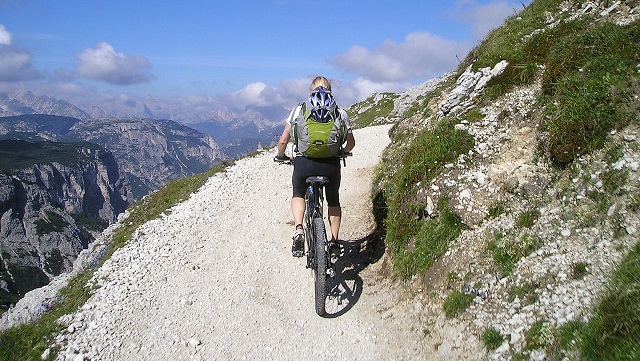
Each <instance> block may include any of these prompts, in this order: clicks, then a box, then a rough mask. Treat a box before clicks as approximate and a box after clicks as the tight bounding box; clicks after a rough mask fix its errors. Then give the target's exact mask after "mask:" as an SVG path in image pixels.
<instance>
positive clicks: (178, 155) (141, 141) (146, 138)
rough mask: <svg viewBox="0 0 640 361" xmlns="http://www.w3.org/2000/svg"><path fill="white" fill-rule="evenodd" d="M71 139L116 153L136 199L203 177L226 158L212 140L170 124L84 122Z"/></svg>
mask: <svg viewBox="0 0 640 361" xmlns="http://www.w3.org/2000/svg"><path fill="white" fill-rule="evenodd" d="M69 137H70V138H72V139H82V140H85V141H89V142H92V143H97V144H101V145H104V146H105V147H106V148H107V149H110V150H111V151H113V154H114V155H115V157H116V159H117V160H118V163H119V164H120V167H121V169H122V171H123V172H124V173H125V174H126V175H127V176H128V177H129V180H130V182H131V186H132V189H133V196H134V198H136V199H139V198H141V197H142V196H144V195H146V194H147V193H149V192H150V191H153V190H156V189H158V188H159V187H160V186H161V185H163V184H165V183H167V182H168V181H171V180H175V179H179V178H183V177H186V176H191V175H194V174H197V173H202V172H204V171H206V170H208V169H209V168H211V167H212V166H214V165H216V164H218V163H220V161H221V159H223V158H224V157H225V156H224V155H223V154H222V152H221V151H220V149H219V148H218V145H217V144H216V142H214V141H213V139H211V137H209V136H208V135H206V134H203V133H200V132H198V131H196V130H194V129H191V128H189V127H186V126H184V125H180V124H179V123H176V122H173V121H170V120H153V119H138V118H122V119H103V120H90V121H84V122H81V123H78V124H77V125H75V126H74V127H73V129H72V130H71V133H70V135H69Z"/></svg>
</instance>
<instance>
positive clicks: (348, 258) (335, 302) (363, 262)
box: [324, 200, 385, 318]
mask: <svg viewBox="0 0 640 361" xmlns="http://www.w3.org/2000/svg"><path fill="white" fill-rule="evenodd" d="M374 202H375V200H374ZM374 213H375V211H374ZM377 216H378V215H376V217H375V218H376V229H375V230H374V231H373V232H372V233H371V234H369V235H367V236H365V237H363V238H360V239H356V240H340V241H338V243H339V245H340V255H339V257H338V259H337V260H336V262H335V265H334V270H335V275H334V277H333V278H329V283H328V287H329V292H328V296H327V299H326V300H325V309H326V314H325V316H324V317H325V318H336V317H340V316H342V315H344V314H345V313H347V312H348V311H349V310H351V309H352V308H353V306H355V305H356V303H357V302H358V300H359V299H360V296H361V295H362V286H363V281H362V278H361V277H360V272H362V271H363V270H364V269H365V268H367V267H368V266H369V265H371V264H374V263H376V262H378V261H379V260H380V259H381V258H382V256H383V255H384V252H385V243H384V235H385V230H384V225H383V223H382V220H381V218H379V217H377Z"/></svg>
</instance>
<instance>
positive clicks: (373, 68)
mask: <svg viewBox="0 0 640 361" xmlns="http://www.w3.org/2000/svg"><path fill="white" fill-rule="evenodd" d="M469 48H470V44H464V43H459V42H455V41H450V40H446V39H444V38H442V37H439V36H437V35H433V34H431V33H429V32H414V33H411V34H409V35H407V36H406V37H405V40H404V42H402V43H395V42H393V41H390V40H388V41H385V42H384V43H383V44H382V45H380V46H378V47H377V48H375V49H372V50H369V49H366V48H364V47H362V46H354V47H352V48H351V49H349V50H348V51H347V52H346V53H344V54H339V55H336V56H334V57H333V58H332V59H331V63H332V64H333V65H335V66H337V67H339V68H342V69H345V70H347V71H348V72H350V73H354V74H357V75H359V76H362V77H364V78H367V79H369V80H370V81H373V82H401V81H410V80H416V79H425V78H429V77H435V76H438V75H441V74H443V73H445V72H447V71H451V70H453V69H455V67H456V66H457V64H458V59H457V58H456V56H458V57H460V58H463V57H464V56H465V55H466V53H467V52H468V51H469Z"/></svg>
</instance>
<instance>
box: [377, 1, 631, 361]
mask: <svg viewBox="0 0 640 361" xmlns="http://www.w3.org/2000/svg"><path fill="white" fill-rule="evenodd" d="M560 3H561V1H553V0H536V1H534V2H533V3H532V4H531V5H530V6H529V7H527V9H526V10H524V11H523V12H522V13H521V14H520V15H519V16H517V17H513V18H510V19H508V20H507V21H506V22H505V24H504V26H503V27H501V28H499V29H496V30H495V31H493V32H492V33H491V34H490V35H489V36H488V37H487V38H486V39H485V40H484V41H483V42H482V43H481V44H480V45H478V46H477V47H476V48H475V49H474V50H473V51H472V52H471V53H470V54H469V56H468V57H467V59H465V61H464V62H463V64H461V66H460V68H459V70H458V73H461V72H462V71H463V70H464V69H465V68H467V67H468V66H472V67H473V68H474V69H478V68H481V67H493V65H494V64H496V63H497V62H499V61H500V60H503V59H506V60H507V61H508V62H509V67H508V68H507V69H506V71H505V72H504V73H503V74H502V75H501V76H499V77H497V78H494V79H493V80H492V81H490V83H489V84H488V87H487V88H486V90H485V92H484V94H483V98H482V99H481V100H480V104H479V106H482V105H483V104H488V103H490V102H492V101H493V100H495V99H496V98H498V97H500V96H502V95H504V94H507V93H508V92H509V91H511V90H513V89H514V88H515V87H517V86H521V85H528V84H532V83H533V82H534V81H536V80H538V79H539V78H540V77H542V79H541V82H542V93H541V94H540V96H539V98H538V104H537V105H536V107H537V108H538V109H539V111H538V112H537V113H535V114H533V115H531V117H532V119H530V120H531V123H532V124H537V126H538V129H537V130H538V133H539V134H540V135H541V137H540V139H539V144H538V153H539V157H540V158H541V159H544V160H546V162H548V164H549V165H550V168H551V169H556V170H557V171H558V172H560V171H562V170H563V169H567V168H570V167H571V166H573V165H574V161H575V160H576V159H577V158H578V157H580V156H582V155H585V154H591V153H592V152H594V151H596V150H600V149H603V148H605V146H607V151H608V152H610V153H615V149H616V147H615V146H614V145H607V143H606V142H607V141H606V139H607V135H608V134H609V133H610V132H611V131H614V130H619V129H621V128H623V127H626V126H628V125H637V124H638V113H640V110H639V109H638V105H637V102H635V101H634V95H636V96H637V94H638V92H639V91H638V89H639V87H638V80H639V77H638V71H637V65H638V63H639V62H640V55H639V54H640V23H639V22H638V21H636V22H634V23H632V24H630V25H626V26H618V25H615V24H612V23H610V22H606V21H594V19H591V18H589V17H582V18H580V19H577V20H573V21H568V22H559V23H558V24H557V25H556V26H554V27H549V26H548V25H549V24H548V23H547V20H546V19H547V14H548V13H551V14H559V11H558V9H559V4H560ZM547 12H548V13H547ZM560 17H564V18H566V17H568V15H567V14H566V13H565V14H564V15H560ZM543 28H544V29H545V30H544V31H537V29H543ZM473 60H475V62H472V61H473ZM449 89H450V87H447V88H444V89H442V91H447V90H449ZM436 92H438V91H436ZM439 96H440V93H437V94H431V95H429V96H428V97H427V98H428V99H434V98H438V97H439ZM429 105H430V104H429V102H428V101H424V102H422V104H420V105H419V106H421V107H423V108H427V107H428V106H429ZM474 111H475V109H474V110H472V111H469V112H468V113H467V114H462V115H460V116H458V117H459V118H463V119H464V118H474V117H475V116H476V115H475V114H474ZM432 113H433V111H432V110H428V109H415V107H414V108H412V111H411V114H405V115H407V116H410V115H413V114H417V116H415V117H413V118H408V119H407V120H406V121H405V122H403V123H399V124H397V125H396V127H394V129H393V130H392V136H393V143H392V146H391V147H390V148H389V151H388V153H387V154H386V156H385V159H384V161H383V164H382V165H381V166H380V167H379V171H378V174H377V179H376V181H375V182H374V184H376V189H374V193H375V197H376V199H377V200H378V202H377V204H378V205H380V206H381V207H383V208H384V211H378V212H377V213H378V214H385V215H386V218H385V219H384V225H385V226H386V231H387V233H386V240H385V241H386V244H387V250H388V251H389V253H390V256H391V259H392V261H393V270H394V274H395V275H396V276H397V277H399V278H401V279H409V278H411V277H412V276H413V275H416V274H424V273H425V272H426V271H427V270H428V269H429V268H430V267H431V265H432V264H433V262H434V260H435V259H437V258H438V257H440V256H441V255H442V254H443V253H444V252H446V250H447V239H450V237H451V236H454V237H455V236H457V235H458V234H460V231H461V227H463V225H460V222H459V221H457V220H455V217H456V215H455V213H454V212H451V209H450V208H447V204H446V202H441V203H440V204H439V205H438V207H439V209H440V211H439V213H443V212H444V213H443V214H446V215H448V216H447V217H439V218H440V220H439V219H438V218H436V219H432V218H430V217H427V216H426V215H425V214H424V208H425V204H424V203H423V202H424V200H421V199H418V197H416V196H414V195H416V193H418V191H419V190H420V187H421V184H429V181H430V180H431V179H432V178H433V177H435V176H436V175H437V174H439V173H440V172H443V171H444V170H443V167H442V166H443V165H444V164H445V163H446V162H451V161H454V163H455V159H456V157H457V155H459V154H462V153H464V152H465V151H466V150H467V149H469V148H468V147H469V146H472V145H473V137H471V136H469V135H468V134H465V132H464V131H456V130H454V129H453V125H454V124H455V123H457V122H459V121H460V119H450V118H444V119H443V120H441V121H439V122H437V121H436V120H435V118H433V117H431V118H429V116H430V114H432ZM416 118H418V119H417V120H416ZM425 118H426V119H430V121H427V122H425V121H424V119H425ZM421 124H431V126H429V127H424V126H421ZM619 156H620V154H615V155H613V154H612V155H611V158H612V159H615V157H619ZM558 178H560V177H558ZM604 178H605V189H607V188H608V190H605V192H614V191H616V190H618V189H621V188H622V186H623V184H624V182H625V179H626V178H625V176H624V174H621V173H620V174H618V173H616V171H615V170H611V171H609V173H608V174H604ZM607 184H609V185H607ZM552 186H554V185H552ZM612 195H613V194H612V193H610V194H609V195H607V194H604V195H602V196H599V197H597V196H598V195H592V194H591V195H589V196H590V197H596V198H599V199H597V201H598V202H599V204H602V206H601V207H600V212H603V213H604V214H606V212H607V209H608V207H609V206H608V205H607V204H608V203H607V199H609V202H610V198H611V196H612ZM616 196H619V195H616ZM631 196H633V195H631ZM636 196H637V195H636ZM609 205H610V204H609ZM492 211H493V212H500V210H499V207H498V206H496V208H494V209H493V210H492ZM635 211H636V212H637V209H636V210H635ZM490 213H491V212H490ZM525 216H528V217H529V218H531V217H535V216H536V215H535V214H525V215H524V216H523V219H522V220H520V221H521V222H523V223H524V222H527V221H528V220H527V219H524V218H527V217H525ZM605 218H606V217H605ZM445 219H449V221H446V220H445ZM442 235H447V236H448V237H444V236H442ZM531 238H532V239H534V238H535V237H531ZM496 244H499V243H496ZM515 246H517V245H513V247H515ZM513 247H512V248H513ZM533 249H535V248H534V247H518V249H517V250H515V251H517V252H513V251H514V249H510V250H508V251H509V252H502V251H504V249H499V248H498V247H496V248H494V259H495V260H496V263H499V265H500V264H501V265H502V268H503V269H504V270H505V272H509V270H510V268H511V267H512V266H513V265H514V264H515V263H516V262H517V261H518V259H515V258H514V259H511V257H523V256H526V254H528V253H527V252H531V250H533ZM490 251H491V250H490ZM637 264H638V248H637V247H636V249H635V250H633V251H631V252H630V253H629V255H628V256H627V258H626V260H625V261H624V262H623V263H622V265H620V266H619V270H618V272H617V273H615V275H614V276H613V279H612V281H611V287H610V288H611V291H609V292H608V293H607V295H605V296H603V298H602V301H601V303H600V305H599V306H598V309H597V310H596V317H594V318H593V319H592V321H591V322H589V323H588V324H578V325H575V324H573V325H571V327H574V329H573V330H572V331H575V332H573V333H571V334H572V337H573V338H572V341H573V343H570V342H567V343H566V344H565V345H564V346H562V347H565V348H568V347H572V348H576V349H579V353H581V354H582V357H583V358H584V359H589V360H598V359H629V360H631V359H638V358H640V346H639V344H640V330H639V327H638V325H640V314H639V313H638V306H637V305H638V304H640V294H639V292H638V277H639V276H638V274H639V270H638V269H637ZM634 266H635V267H634ZM453 296H460V295H457V294H456V295H453ZM458 298H460V297H457V298H456V301H459V300H458ZM445 304H446V307H449V308H450V307H451V305H452V304H454V305H459V304H461V303H460V302H454V301H452V300H447V302H445ZM468 304H469V303H468V302H466V301H465V302H462V304H461V306H459V307H462V308H464V307H467V306H468ZM456 307H458V306H456ZM448 312H452V311H448ZM455 312H459V310H455ZM536 332H539V330H536V329H535V327H534V329H533V330H530V331H529V333H530V334H532V335H535V334H536ZM556 332H558V333H559V334H560V333H563V332H564V333H566V332H567V330H566V329H561V330H557V331H556ZM575 335H578V337H576V336H575ZM490 336H491V335H488V336H487V338H488V339H489V340H491V338H492V337H490ZM531 337H533V336H531ZM494 339H495V338H494ZM487 342H493V341H487ZM493 343H494V344H495V342H493ZM531 343H532V344H534V342H533V341H531ZM498 345H499V343H498ZM569 345H572V346H569ZM540 347H542V346H540ZM547 351H548V352H550V353H551V354H552V355H556V356H557V355H559V354H563V352H564V351H559V352H558V351H554V350H547ZM554 352H555V353H554ZM522 357H526V356H524V355H523V356H522Z"/></svg>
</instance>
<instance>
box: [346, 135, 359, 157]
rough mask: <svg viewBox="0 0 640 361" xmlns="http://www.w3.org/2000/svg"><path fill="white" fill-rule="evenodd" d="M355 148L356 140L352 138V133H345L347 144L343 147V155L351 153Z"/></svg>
mask: <svg viewBox="0 0 640 361" xmlns="http://www.w3.org/2000/svg"><path fill="white" fill-rule="evenodd" d="M355 146H356V138H354V137H353V133H351V132H349V133H347V144H346V145H345V146H344V152H345V153H351V149H353V147H355Z"/></svg>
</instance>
